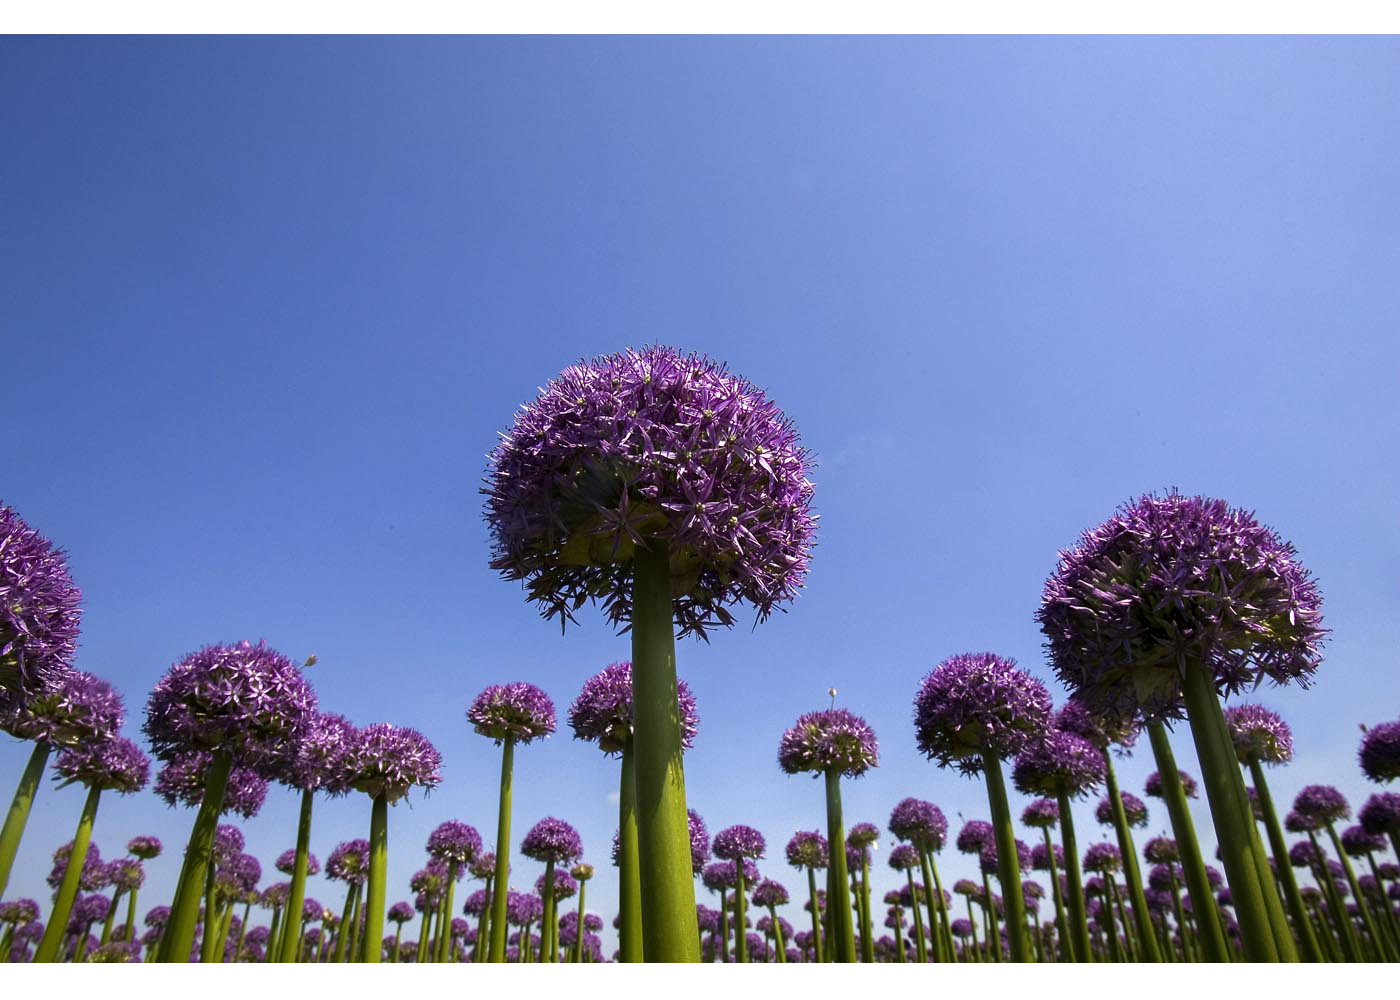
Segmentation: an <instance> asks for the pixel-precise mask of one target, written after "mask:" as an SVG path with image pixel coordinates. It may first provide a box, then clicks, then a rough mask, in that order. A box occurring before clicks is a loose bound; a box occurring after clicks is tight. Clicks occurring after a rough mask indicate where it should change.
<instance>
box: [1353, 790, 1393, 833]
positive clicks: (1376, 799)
mask: <svg viewBox="0 0 1400 1000" xmlns="http://www.w3.org/2000/svg"><path fill="white" fill-rule="evenodd" d="M1356 818H1357V819H1359V820H1361V827H1362V829H1364V830H1365V831H1366V832H1367V833H1378V834H1386V835H1388V836H1391V837H1400V793H1396V792H1380V793H1378V794H1376V795H1372V796H1371V797H1370V798H1369V799H1367V800H1366V804H1365V805H1364V806H1362V807H1361V811H1360V812H1359V813H1357V814H1356Z"/></svg>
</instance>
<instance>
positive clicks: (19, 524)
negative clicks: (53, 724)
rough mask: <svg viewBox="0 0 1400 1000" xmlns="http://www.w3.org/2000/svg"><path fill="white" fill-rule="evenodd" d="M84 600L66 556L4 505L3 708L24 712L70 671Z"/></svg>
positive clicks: (0, 563)
mask: <svg viewBox="0 0 1400 1000" xmlns="http://www.w3.org/2000/svg"><path fill="white" fill-rule="evenodd" d="M81 600H82V595H81V593H80V592H79V591H78V588H77V587H76V586H74V585H73V578H72V576H70V575H69V572H68V564H67V561H66V559H65V557H64V553H63V550H62V549H58V548H55V547H54V545H53V543H52V542H50V541H49V540H48V539H47V538H45V537H44V536H43V535H41V534H39V533H38V532H37V531H35V530H34V529H33V528H31V527H30V526H29V525H28V524H26V523H25V522H24V520H23V519H22V518H21V517H20V516H19V515H18V514H16V513H15V512H14V510H13V509H12V508H10V507H8V506H6V505H4V504H0V708H3V707H4V706H10V707H16V706H18V705H19V704H21V703H22V702H23V701H25V700H26V699H27V698H29V697H31V696H32V695H34V694H36V693H38V692H40V691H43V690H44V689H45V688H46V687H48V686H49V685H50V684H52V683H53V682H54V681H56V680H57V679H58V675H59V674H60V673H61V672H63V671H64V670H65V669H66V668H67V666H68V664H69V662H70V661H71V660H72V659H73V653H74V652H75V650H76V649H77V645H78V626H79V623H80V622H81V620H82V608H81V607H80V606H79V602H80V601H81Z"/></svg>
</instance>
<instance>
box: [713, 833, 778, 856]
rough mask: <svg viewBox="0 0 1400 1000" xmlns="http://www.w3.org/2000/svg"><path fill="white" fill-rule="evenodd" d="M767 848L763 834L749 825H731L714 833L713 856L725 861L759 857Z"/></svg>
mask: <svg viewBox="0 0 1400 1000" xmlns="http://www.w3.org/2000/svg"><path fill="white" fill-rule="evenodd" d="M767 849H768V845H767V844H766V843H765V842H764V840H763V834H761V833H759V832H758V831H757V830H755V829H754V828H753V827H751V826H743V825H739V826H731V827H727V828H725V829H723V830H721V831H720V832H719V833H717V834H715V843H714V851H715V857H717V858H721V859H723V860H725V861H737V860H739V859H740V858H761V857H763V852H764V851H766V850H767Z"/></svg>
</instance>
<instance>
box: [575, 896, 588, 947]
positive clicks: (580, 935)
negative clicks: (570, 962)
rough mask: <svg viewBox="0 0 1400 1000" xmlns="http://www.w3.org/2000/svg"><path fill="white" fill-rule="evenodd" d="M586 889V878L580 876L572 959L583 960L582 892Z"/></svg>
mask: <svg viewBox="0 0 1400 1000" xmlns="http://www.w3.org/2000/svg"><path fill="white" fill-rule="evenodd" d="M587 890H588V879H586V878H581V879H579V881H578V924H577V925H576V927H577V930H578V933H577V934H575V935H574V961H575V962H582V961H583V918H584V909H583V894H584V893H585V892H586V891H587Z"/></svg>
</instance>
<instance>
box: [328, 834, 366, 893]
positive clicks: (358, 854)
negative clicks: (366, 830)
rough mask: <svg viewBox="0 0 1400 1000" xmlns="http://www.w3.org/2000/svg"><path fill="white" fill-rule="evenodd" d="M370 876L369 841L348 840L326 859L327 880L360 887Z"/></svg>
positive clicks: (336, 847) (337, 846) (338, 845)
mask: <svg viewBox="0 0 1400 1000" xmlns="http://www.w3.org/2000/svg"><path fill="white" fill-rule="evenodd" d="M368 875H369V841H368V840H364V839H358V840H347V841H344V842H343V843H340V844H337V845H336V846H335V850H333V851H331V853H330V856H329V857H327V858H326V878H328V879H334V880H335V881H337V882H345V883H347V884H349V885H359V884H360V883H362V882H364V880H365V878H366V877H367V876H368Z"/></svg>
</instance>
